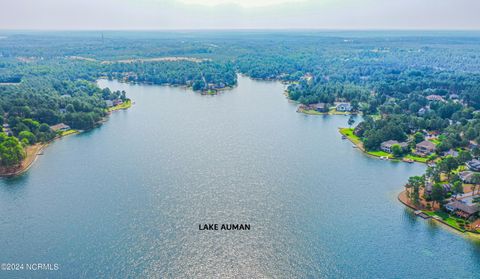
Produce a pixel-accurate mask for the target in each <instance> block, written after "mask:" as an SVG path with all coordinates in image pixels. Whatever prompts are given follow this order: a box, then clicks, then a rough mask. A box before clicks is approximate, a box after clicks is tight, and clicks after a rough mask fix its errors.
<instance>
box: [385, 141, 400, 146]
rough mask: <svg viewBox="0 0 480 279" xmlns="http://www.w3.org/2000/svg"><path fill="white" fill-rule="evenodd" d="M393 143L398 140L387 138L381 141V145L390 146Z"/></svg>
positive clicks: (396, 142)
mask: <svg viewBox="0 0 480 279" xmlns="http://www.w3.org/2000/svg"><path fill="white" fill-rule="evenodd" d="M394 144H398V141H396V140H387V141H384V142H382V145H383V146H392V145H394Z"/></svg>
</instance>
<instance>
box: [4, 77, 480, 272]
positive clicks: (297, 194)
mask: <svg viewBox="0 0 480 279" xmlns="http://www.w3.org/2000/svg"><path fill="white" fill-rule="evenodd" d="M99 84H100V86H102V87H110V88H111V89H112V90H117V89H120V90H122V89H123V90H126V91H127V95H128V96H129V97H130V98H132V99H133V100H134V101H135V104H134V106H133V107H132V108H131V109H129V110H127V111H119V112H115V113H113V114H112V115H111V117H110V118H109V121H108V122H106V123H105V124H104V125H102V126H101V127H100V128H97V129H95V130H92V131H90V132H86V133H83V134H80V135H74V136H69V137H66V138H63V139H61V140H58V141H56V142H54V143H53V144H51V145H50V146H49V147H48V148H47V149H46V150H45V152H44V155H42V156H39V158H38V160H37V162H36V163H35V164H34V165H33V166H32V168H31V169H30V170H29V171H28V172H27V173H26V174H25V175H22V176H21V177H17V178H13V179H1V180H0V215H1V218H0V231H1V233H0V262H6V263H57V264H59V267H60V269H59V270H58V271H36V272H33V271H25V270H24V271H12V272H5V271H0V277H1V278H14V277H15V276H17V277H20V278H22V277H28V278H32V277H33V278H45V277H48V278H79V277H80V278H105V277H106V278H159V277H160V278H198V277H200V278H230V277H241V278H258V277H260V278H475V277H477V278H478V274H480V245H479V244H478V243H476V242H475V241H473V240H470V239H468V238H465V237H463V236H461V235H459V234H457V233H455V232H452V231H449V229H447V228H444V227H442V226H440V225H439V224H436V223H434V222H431V221H430V222H428V221H424V220H423V219H419V218H416V217H415V216H414V215H413V214H412V212H411V210H408V209H406V208H405V207H404V206H403V205H402V204H400V203H399V202H398V200H397V194H398V193H399V192H400V191H401V190H402V189H403V184H404V183H405V182H406V180H407V179H408V177H409V176H411V175H419V174H422V173H423V171H424V169H425V167H424V166H423V165H420V164H405V163H395V162H387V161H381V160H377V159H373V158H369V157H367V156H364V155H363V154H362V153H360V152H359V151H358V150H357V149H355V148H352V144H351V143H350V142H348V141H345V140H341V137H340V135H339V133H338V131H337V128H338V127H342V126H346V125H347V124H346V123H347V119H348V117H346V116H308V115H303V114H299V113H296V112H295V111H296V105H295V104H293V103H290V102H289V101H288V100H287V99H286V98H285V96H284V95H283V90H284V85H282V84H281V83H279V82H261V81H253V80H251V79H248V78H244V77H240V78H239V85H238V87H236V88H234V89H233V90H230V91H226V92H224V93H222V94H220V95H218V96H201V95H200V94H198V93H194V92H192V91H191V90H187V89H184V88H179V87H176V88H174V87H160V86H149V85H129V84H123V83H119V82H115V81H105V80H101V81H99ZM203 223H220V224H221V223H249V224H251V230H250V231H199V230H198V225H199V224H203Z"/></svg>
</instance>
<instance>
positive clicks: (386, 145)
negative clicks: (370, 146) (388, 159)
mask: <svg viewBox="0 0 480 279" xmlns="http://www.w3.org/2000/svg"><path fill="white" fill-rule="evenodd" d="M395 144H398V145H400V147H401V148H402V150H406V149H407V148H408V143H406V142H398V141H396V140H387V141H384V142H382V144H381V145H380V149H381V150H382V151H385V152H387V153H392V146H394V145H395Z"/></svg>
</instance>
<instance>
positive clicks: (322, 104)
mask: <svg viewBox="0 0 480 279" xmlns="http://www.w3.org/2000/svg"><path fill="white" fill-rule="evenodd" d="M326 106H327V104H325V103H317V104H313V105H312V107H314V108H319V109H324V108H325V107H326Z"/></svg>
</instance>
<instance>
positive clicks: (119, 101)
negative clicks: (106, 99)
mask: <svg viewBox="0 0 480 279" xmlns="http://www.w3.org/2000/svg"><path fill="white" fill-rule="evenodd" d="M121 104H123V101H122V100H120V99H115V100H113V105H114V106H118V105H121Z"/></svg>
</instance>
